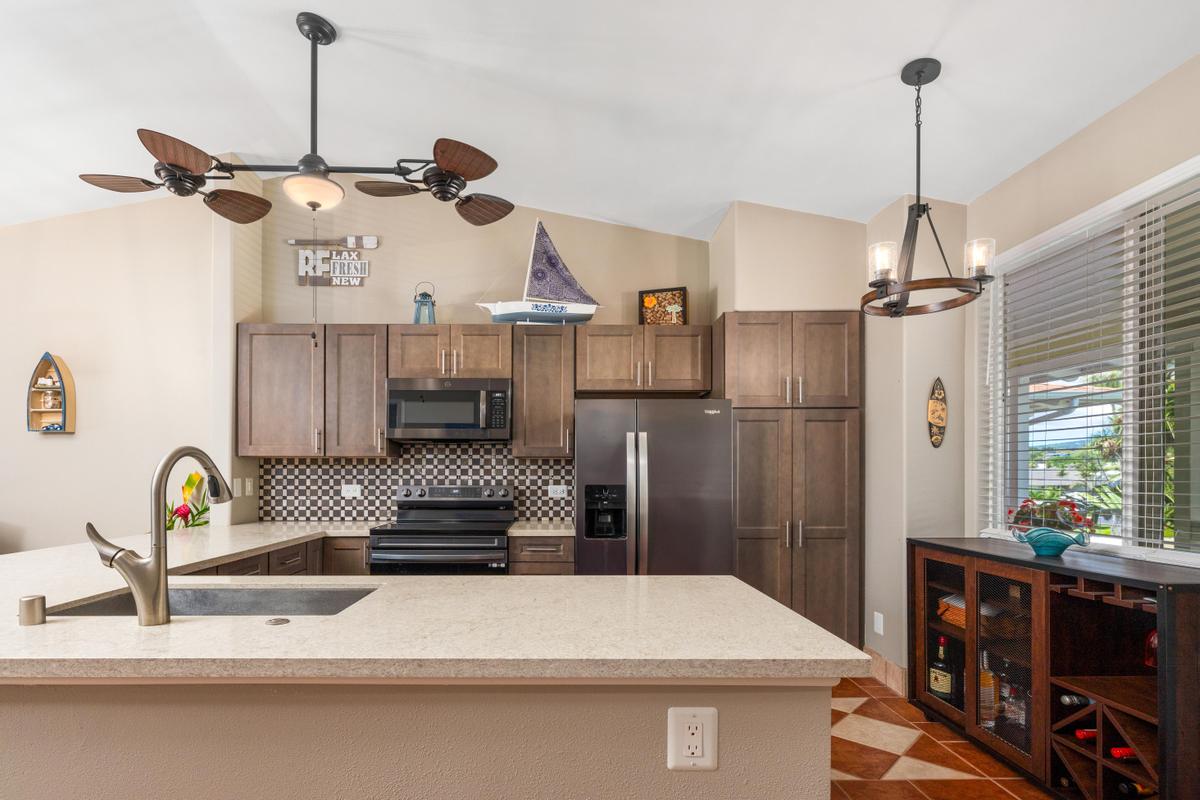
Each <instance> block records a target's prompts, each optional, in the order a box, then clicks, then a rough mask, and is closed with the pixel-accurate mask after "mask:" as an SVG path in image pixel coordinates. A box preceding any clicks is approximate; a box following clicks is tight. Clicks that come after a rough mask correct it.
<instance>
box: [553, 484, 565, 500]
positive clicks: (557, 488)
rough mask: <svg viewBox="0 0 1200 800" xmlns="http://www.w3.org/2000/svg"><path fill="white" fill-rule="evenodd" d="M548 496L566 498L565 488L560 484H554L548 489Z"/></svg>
mask: <svg viewBox="0 0 1200 800" xmlns="http://www.w3.org/2000/svg"><path fill="white" fill-rule="evenodd" d="M549 494H550V496H551V497H566V496H567V487H566V486H564V485H563V484H561V483H558V484H555V485H553V486H551V487H550V490H549Z"/></svg>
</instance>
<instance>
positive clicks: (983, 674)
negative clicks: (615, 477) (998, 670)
mask: <svg viewBox="0 0 1200 800" xmlns="http://www.w3.org/2000/svg"><path fill="white" fill-rule="evenodd" d="M978 713H979V726H980V727H981V728H984V729H986V730H991V729H993V728H995V727H996V675H995V673H993V672H992V670H991V669H990V668H989V666H988V654H987V651H986V650H984V651H983V656H982V663H981V664H980V666H979V711H978Z"/></svg>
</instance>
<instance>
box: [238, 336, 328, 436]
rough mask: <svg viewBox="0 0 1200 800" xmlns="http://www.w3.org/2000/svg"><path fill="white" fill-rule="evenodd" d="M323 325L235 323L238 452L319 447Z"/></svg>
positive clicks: (322, 409) (322, 404)
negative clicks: (236, 343) (236, 328)
mask: <svg viewBox="0 0 1200 800" xmlns="http://www.w3.org/2000/svg"><path fill="white" fill-rule="evenodd" d="M324 345H325V326H324V325H279V324H246V323H243V324H241V325H239V326H238V388H237V393H238V396H237V408H238V455H241V456H306V455H320V454H321V453H322V452H323V445H322V441H321V439H322V435H323V433H324V426H325V346H324Z"/></svg>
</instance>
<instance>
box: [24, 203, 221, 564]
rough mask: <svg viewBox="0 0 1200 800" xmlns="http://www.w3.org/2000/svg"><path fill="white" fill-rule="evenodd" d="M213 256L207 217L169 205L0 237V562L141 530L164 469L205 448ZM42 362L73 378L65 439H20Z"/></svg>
mask: <svg viewBox="0 0 1200 800" xmlns="http://www.w3.org/2000/svg"><path fill="white" fill-rule="evenodd" d="M212 247H213V214H212V213H211V212H209V211H208V210H207V209H206V208H204V206H203V205H202V204H201V203H200V202H199V200H194V201H192V202H187V201H184V200H179V199H177V198H172V197H162V198H157V199H154V200H149V201H146V202H142V203H136V204H133V205H127V206H122V207H118V208H109V209H104V210H101V211H92V212H88V213H84V214H75V215H71V216H67V217H58V218H55V219H51V220H45V221H41V222H34V223H28V224H24V225H16V226H9V227H5V228H0V252H3V253H4V254H5V255H6V257H7V260H6V264H5V266H6V274H7V275H8V278H9V284H8V295H7V299H6V302H5V304H4V309H5V310H4V313H3V314H0V338H2V339H3V341H4V343H5V344H4V347H3V349H2V350H0V385H3V386H5V387H7V389H6V395H5V396H6V397H7V398H8V399H7V401H6V402H5V404H4V408H5V414H4V420H3V423H4V424H3V425H0V453H3V457H2V458H0V552H11V551H14V550H25V549H30V548H33V547H46V546H50V545H56V544H64V543H68V542H78V541H80V540H82V538H83V535H84V534H83V525H84V523H85V522H87V521H89V520H90V521H92V522H94V523H95V524H96V526H97V527H98V528H99V530H100V531H101V532H102V533H103V534H105V535H106V536H109V537H117V536H127V535H129V534H132V533H138V532H142V531H146V530H148V529H149V522H150V520H149V515H150V508H149V506H150V498H149V483H150V477H151V475H152V474H153V472H154V468H155V466H156V465H157V463H158V461H159V459H160V458H161V457H162V456H163V455H164V454H165V453H166V452H167V451H168V450H170V449H171V448H172V447H175V446H176V445H180V444H185V443H190V444H197V445H200V446H201V447H209V446H211V445H212V444H213V440H212V438H211V436H210V411H211V404H210V394H209V385H210V382H211V380H212V370H211V364H212V361H211V352H210V350H211V343H212V335H211V331H212V327H211V326H212V314H213V299H212V297H213V289H212V280H211V278H212V261H213V258H212ZM46 350H49V351H50V352H52V353H54V354H56V355H59V356H62V358H63V359H65V361H66V363H67V365H68V366H69V367H70V369H71V371H72V373H73V374H74V376H75V387H76V390H77V394H78V399H77V406H76V408H77V414H76V433H75V434H73V435H44V434H39V433H27V432H26V431H25V419H24V403H25V402H26V397H25V387H26V385H27V384H28V381H29V376H30V373H31V372H32V371H33V367H34V365H35V364H36V362H37V359H38V357H39V356H41V354H42V352H43V351H46ZM173 484H174V486H175V487H176V491H175V492H174V493H175V496H178V491H177V486H178V483H175V482H173ZM99 568H100V565H99V564H97V569H99Z"/></svg>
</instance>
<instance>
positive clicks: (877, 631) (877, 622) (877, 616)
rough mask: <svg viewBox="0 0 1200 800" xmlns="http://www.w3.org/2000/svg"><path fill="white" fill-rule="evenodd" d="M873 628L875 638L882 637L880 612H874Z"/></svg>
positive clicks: (881, 614) (881, 615) (881, 616)
mask: <svg viewBox="0 0 1200 800" xmlns="http://www.w3.org/2000/svg"><path fill="white" fill-rule="evenodd" d="M874 628H875V635H876V636H883V613H882V612H880V611H876V612H875V625H874Z"/></svg>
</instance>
